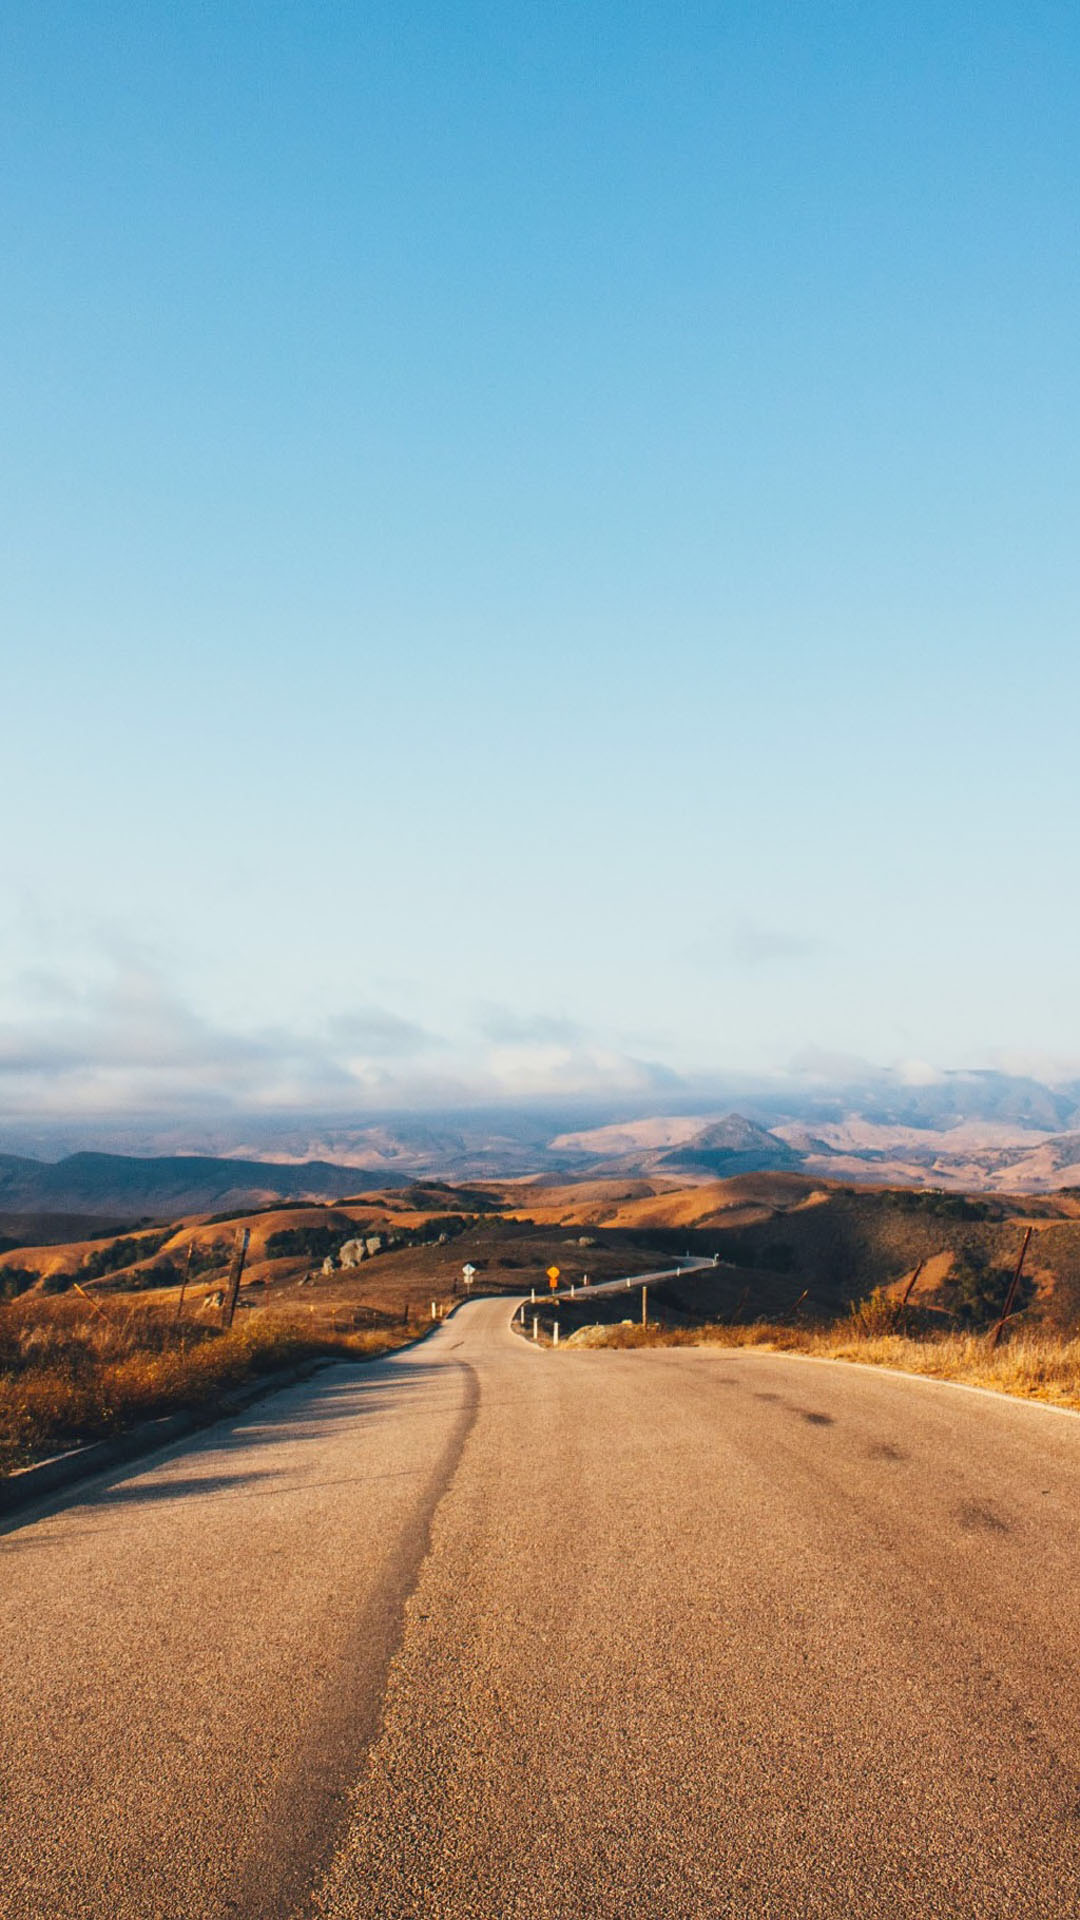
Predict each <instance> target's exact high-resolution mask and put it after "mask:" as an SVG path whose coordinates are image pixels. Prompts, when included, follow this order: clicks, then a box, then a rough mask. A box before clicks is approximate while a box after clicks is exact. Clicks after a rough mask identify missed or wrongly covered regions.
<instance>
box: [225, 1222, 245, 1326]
mask: <svg viewBox="0 0 1080 1920" xmlns="http://www.w3.org/2000/svg"><path fill="white" fill-rule="evenodd" d="M250 1239H251V1228H250V1227H238V1228H237V1230H236V1245H235V1247H234V1248H233V1257H232V1265H231V1266H230V1268H229V1278H228V1281H227V1283H226V1286H225V1299H224V1301H223V1302H222V1307H221V1324H222V1326H223V1327H231V1326H232V1323H233V1314H234V1313H235V1312H236V1302H237V1300H238V1299H239V1297H240V1275H241V1274H242V1273H243V1271H244V1261H245V1260H246V1259H247V1250H248V1241H249V1240H250Z"/></svg>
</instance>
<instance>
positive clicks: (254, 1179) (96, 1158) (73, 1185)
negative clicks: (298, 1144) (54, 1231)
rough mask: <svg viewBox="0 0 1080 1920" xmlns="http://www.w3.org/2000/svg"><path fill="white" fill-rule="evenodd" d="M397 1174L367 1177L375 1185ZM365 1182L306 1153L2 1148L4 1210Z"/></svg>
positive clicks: (132, 1203) (256, 1201) (218, 1202)
mask: <svg viewBox="0 0 1080 1920" xmlns="http://www.w3.org/2000/svg"><path fill="white" fill-rule="evenodd" d="M402 1177H403V1176H402V1175H400V1174H396V1175H395V1174H390V1175H388V1174H387V1173H386V1172H385V1171H383V1172H380V1173H379V1174H378V1175H377V1176H370V1177H369V1178H368V1181H367V1184H372V1183H373V1182H374V1183H376V1184H378V1185H379V1186H380V1187H385V1186H388V1185H390V1186H392V1185H397V1184H399V1183H400V1182H401V1180H402ZM364 1184H365V1180H364V1177H363V1176H362V1175H361V1174H360V1173H359V1172H358V1170H357V1169H356V1168H355V1167H342V1166H333V1165H331V1164H330V1163H328V1162H327V1161H324V1160H308V1161H304V1162H302V1163H301V1164H300V1165H299V1166H288V1165H281V1164H275V1163H274V1162H273V1161H267V1160H212V1159H209V1158H203V1157H201V1156H199V1155H195V1154H183V1155H162V1156H160V1157H157V1156H155V1157H153V1158H141V1159H135V1158H132V1157H129V1156H128V1155H126V1154H117V1153H73V1154H69V1155H68V1156H67V1157H66V1158H65V1159H63V1160H59V1161H55V1162H53V1163H51V1164H50V1163H49V1162H47V1161H41V1160H27V1159H23V1158H21V1157H18V1156H16V1155H14V1154H0V1209H2V1210H3V1211H4V1212H5V1213H45V1212H49V1213H52V1212H56V1213H71V1214H80V1215H82V1214H94V1215H97V1214H101V1215H108V1216H110V1217H111V1216H122V1217H125V1218H131V1219H139V1218H141V1217H143V1216H149V1217H151V1218H157V1217H159V1216H160V1217H164V1218H168V1217H171V1216H176V1215H179V1214H183V1213H207V1212H209V1211H210V1210H211V1209H213V1208H218V1209H221V1208H225V1207H236V1208H238V1209H239V1208H247V1207H261V1206H266V1205H268V1204H269V1203H270V1202H271V1201H273V1200H341V1199H344V1197H345V1195H346V1194H349V1193H355V1192H356V1190H357V1188H358V1187H362V1186H363V1185H364Z"/></svg>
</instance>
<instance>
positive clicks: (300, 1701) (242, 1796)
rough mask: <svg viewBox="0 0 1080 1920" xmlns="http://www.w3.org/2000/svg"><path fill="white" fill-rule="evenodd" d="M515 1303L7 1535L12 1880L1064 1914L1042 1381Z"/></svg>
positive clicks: (271, 1404)
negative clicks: (692, 1339) (818, 1352)
mask: <svg viewBox="0 0 1080 1920" xmlns="http://www.w3.org/2000/svg"><path fill="white" fill-rule="evenodd" d="M509 1313H510V1306H509V1304H508V1303H507V1302H506V1301H477V1302H475V1303H473V1304H471V1305H470V1306H468V1307H466V1308H465V1309H464V1310H463V1311H462V1312H461V1313H460V1314H459V1315H457V1316H456V1317H455V1318H454V1319H453V1320H451V1321H450V1322H448V1323H447V1324H446V1325H445V1327H443V1328H442V1329H441V1330H440V1331H439V1332H438V1333H437V1334H436V1335H435V1336H433V1338H432V1339H431V1340H430V1341H428V1342H426V1343H425V1344H424V1345H422V1346H420V1347H417V1348H415V1349H413V1350H412V1351H410V1352H408V1353H405V1354H403V1355H400V1356H398V1357H396V1358H393V1359H389V1360H386V1361H383V1362H380V1363H379V1364H378V1365H377V1366H374V1367H370V1368H367V1369H356V1370H353V1369H346V1368H335V1369H333V1370H332V1371H331V1372H329V1373H326V1374H323V1375H321V1376H320V1377H319V1378H318V1379H317V1380H315V1381H313V1382H310V1383H308V1384H307V1385H305V1386H303V1387H301V1388H294V1389H292V1390H290V1391H289V1392H288V1393H284V1394H281V1395H278V1396H276V1397H275V1398H274V1399H273V1400H270V1401H266V1402H263V1403H262V1405H261V1406H260V1407H258V1408H256V1409H252V1410H251V1411H249V1413H248V1414H247V1415H245V1416H244V1417H242V1418H240V1419H238V1420H235V1421H233V1422H231V1423H229V1424H228V1425H225V1426H222V1427H220V1428H217V1429H214V1430H213V1431H212V1432H211V1433H209V1434H207V1435H204V1436H203V1437H202V1438H201V1439H200V1440H198V1441H195V1442H186V1443H185V1444H184V1445H183V1446H182V1447H176V1448H174V1449H173V1450H171V1451H170V1452H169V1453H167V1454H163V1455H161V1456H159V1457H158V1458H157V1460H156V1461H155V1462H154V1463H153V1464H152V1465H150V1466H149V1467H146V1468H144V1470H143V1471H141V1472H139V1471H131V1470H130V1469H128V1470H127V1471H126V1472H125V1473H124V1474H122V1475H115V1476H113V1478H112V1479H111V1480H109V1481H106V1482H102V1483H99V1484H98V1485H97V1486H96V1487H95V1488H93V1489H91V1490H88V1491H86V1492H84V1493H83V1495H82V1497H81V1498H80V1499H79V1500H78V1502H77V1503H73V1504H70V1505H68V1506H66V1507H64V1508H63V1509H60V1510H57V1511H55V1512H54V1513H53V1514H52V1515H51V1516H44V1517H40V1518H38V1519H37V1520H35V1521H33V1522H32V1523H29V1524H23V1525H21V1526H19V1527H16V1528H14V1529H13V1530H12V1531H10V1532H9V1533H7V1534H6V1535H4V1536H3V1537H2V1538H0V1559H2V1565H0V1663H2V1664H0V1676H2V1677H0V1740H2V1756H0V1799H2V1805H0V1913H2V1914H3V1915H4V1916H5V1920H6V1917H7V1916H15V1917H17V1920H76V1916H77V1917H78V1920H97V1917H98V1916H101V1920H149V1917H150V1916H154V1920H236V1917H237V1916H240V1917H241V1920H278V1917H279V1916H281V1917H282V1920H284V1917H286V1916H304V1920H338V1917H339V1916H340V1920H346V1917H350V1920H358V1917H359V1916H365V1920H367V1917H370V1920H375V1916H378V1917H379V1920H395V1917H397V1916H424V1917H425V1920H428V1917H431V1920H459V1916H460V1917H461V1920H464V1917H465V1916H469V1920H473V1917H474V1916H475V1920H503V1916H507V1917H509V1916H513V1920H616V1916H618V1920H628V1916H639V1915H640V1916H642V1920H646V1917H647V1920H698V1916H702V1917H704V1916H709V1920H718V1917H720V1916H723V1917H724V1920H728V1917H730V1920H755V1917H756V1916H769V1920H804V1917H805V1920H818V1917H819V1916H821V1917H824V1916H829V1917H830V1920H832V1917H833V1916H835V1917H836V1920H839V1916H844V1917H845V1920H848V1916H855V1917H857V1920H873V1917H874V1916H884V1915H889V1916H893V1915H903V1916H910V1917H911V1920H932V1917H934V1916H944V1915H948V1916H950V1917H952V1920H961V1917H962V1920H998V1916H1000V1920H1006V1916H1007V1917H1008V1920H1025V1917H1026V1916H1033V1917H1035V1916H1040V1917H1041V1916H1046V1917H1047V1920H1051V1916H1052V1917H1053V1920H1067V1917H1068V1916H1071V1915H1074V1914H1077V1913H1080V1685H1078V1682H1080V1539H1078V1528H1077V1516H1078V1513H1080V1419H1077V1418H1073V1417H1068V1416H1064V1415H1055V1414H1054V1413H1052V1412H1050V1411H1047V1410H1043V1409H1040V1408H1037V1407H1033V1406H1030V1405H1026V1404H1021V1403H1017V1402H1012V1401H1007V1400H1004V1399H998V1398H995V1397H991V1396H986V1395H980V1394H974V1393H970V1392H964V1391H962V1390H957V1389H951V1388H947V1387H940V1386H935V1385H934V1384H933V1383H930V1382H923V1381H913V1380H907V1379H904V1378H901V1377H898V1376H890V1375H887V1374H884V1373H877V1372H872V1371H870V1370H868V1369H858V1368H852V1367H845V1366H843V1365H840V1364H822V1363H815V1362H813V1361H807V1360H801V1359H798V1358H796V1357H781V1356H771V1355H762V1354H754V1353H725V1352H722V1351H715V1350H714V1351H706V1350H696V1351H695V1350H685V1349H678V1350H668V1351H663V1350H654V1351H652V1352H642V1353H633V1352H629V1353H618V1352H603V1351H601V1352H577V1351H575V1350H573V1349H570V1350H565V1349H564V1350H563V1351H561V1352H557V1353H556V1352H552V1351H550V1350H546V1349H535V1348H533V1347H532V1346H531V1344H529V1343H526V1342H524V1341H522V1340H520V1339H519V1338H518V1337H517V1336H516V1335H513V1334H511V1333H510V1332H509V1331H508V1330H507V1324H506V1323H507V1320H508V1318H509Z"/></svg>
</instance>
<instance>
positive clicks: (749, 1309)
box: [0, 1173, 1080, 1472]
mask: <svg viewBox="0 0 1080 1920" xmlns="http://www.w3.org/2000/svg"><path fill="white" fill-rule="evenodd" d="M1078 1216H1080V1195H1077V1194H1076V1193H1070V1192H1063V1193H1061V1194H1053V1195H1042V1196H1039V1197H1037V1198H1036V1199H1032V1198H1030V1197H1025V1196H1009V1195H1002V1194H998V1195H986V1194H980V1195H978V1196H968V1197H965V1196H963V1195H954V1194H937V1193H934V1192H933V1191H932V1190H930V1191H926V1190H924V1191H921V1192H912V1191H911V1190H905V1189H872V1188H866V1187H862V1188H859V1189H853V1188H851V1187H846V1186H843V1185H840V1184H837V1183H835V1182H834V1183H832V1184H830V1183H826V1182H821V1181H813V1180H810V1179H808V1178H806V1177H804V1176H801V1175H795V1174H788V1173H768V1174H751V1175H742V1176H740V1177H739V1178H737V1179H733V1180H727V1181H710V1182H705V1183H702V1182H697V1183H695V1184H694V1185H693V1186H690V1187H687V1186H685V1185H680V1184H679V1183H678V1182H677V1181H675V1180H643V1179H629V1180H602V1181H600V1180H593V1181H580V1182H577V1183H573V1182H569V1183H566V1182H564V1183H561V1184H545V1183H544V1182H543V1181H523V1180H516V1181H507V1182H505V1183H502V1184H500V1183H498V1182H491V1183H487V1184H486V1185H485V1187H484V1188H482V1189H481V1188H471V1189H459V1190H454V1189H452V1188H449V1187H437V1186H436V1185H435V1184H434V1183H429V1184H428V1185H426V1186H424V1185H419V1186H417V1187H416V1188H415V1189H393V1190H390V1191H388V1192H370V1193H363V1194H358V1195H356V1196H355V1197H354V1198H353V1199H351V1200H347V1201H342V1202H331V1203H328V1204H326V1205H325V1206H318V1205H314V1206H313V1205H302V1206H291V1207H290V1206H280V1207H274V1208H272V1209H267V1210H266V1211H265V1212H256V1213H253V1214H249V1215H235V1214H234V1215H228V1216H226V1217H224V1218H221V1217H218V1218H215V1217H207V1216H205V1215H202V1216H189V1217H187V1218H185V1219H181V1220H176V1221H173V1222H166V1223H161V1224H160V1225H159V1226H157V1227H154V1228H143V1227H140V1228H133V1229H129V1230H128V1233H127V1235H126V1236H125V1235H124V1234H123V1233H122V1232H121V1233H117V1231H116V1228H115V1225H114V1226H112V1228H111V1229H110V1228H106V1227H105V1225H104V1223H103V1227H102V1232H101V1233H100V1234H95V1233H94V1232H93V1230H92V1224H91V1231H90V1233H89V1235H88V1232H87V1227H86V1225H84V1224H83V1222H81V1221H80V1222H78V1223H73V1224H78V1226H79V1227H80V1229H81V1237H79V1238H73V1239H70V1240H67V1241H63V1240H59V1239H57V1238H56V1237H55V1236H54V1235H53V1234H52V1233H51V1231H50V1232H48V1233H47V1234H46V1233H45V1232H43V1231H42V1230H41V1229H42V1225H43V1223H42V1222H41V1221H39V1220H35V1222H34V1223H33V1226H34V1229H35V1231H36V1233H37V1234H38V1235H39V1236H40V1237H38V1238H36V1240H35V1243H34V1244H25V1245H18V1246H16V1247H13V1248H11V1247H9V1249H8V1251H6V1252H4V1253H3V1254H0V1472H5V1471H11V1470H12V1469H13V1468H15V1467H18V1466H20V1465H23V1464H26V1463H27V1462H29V1461H32V1460H34V1459H38V1458H41V1457H42V1456H44V1455H47V1454H49V1453H53V1452H57V1451H59V1450H61V1449H62V1448H66V1447H70V1446H74V1445H77V1444H79V1443H81V1442H83V1441H87V1440H92V1439H96V1438H99V1437H102V1436H105V1435H108V1434H111V1433H114V1432H117V1431H119V1430H120V1429H122V1428H124V1427H128V1426H131V1425H133V1424H135V1423H137V1422H138V1421H140V1420H145V1419H151V1418H154V1417H156V1416H159V1415H162V1414H166V1413H169V1412H172V1411H175V1410H177V1409H178V1408H181V1407H187V1406H205V1407H209V1408H212V1407H213V1406H214V1404H215V1403H216V1402H217V1401H218V1400H220V1399H221V1397H222V1395H223V1394H225V1393H227V1392H228V1390H229V1389H231V1388H233V1387H235V1386H237V1385H239V1384H241V1383H242V1382H243V1381H245V1380H249V1379H252V1378H253V1377H255V1376H257V1375H259V1374H265V1373H268V1372H271V1371H272V1370H273V1369H275V1368H277V1367H280V1366H283V1365H287V1364H289V1363H292V1362H295V1361H297V1360H299V1359H302V1358H305V1357H316V1356H320V1355H334V1354H337V1355H340V1356H341V1357H352V1358H355V1359H363V1358H365V1357H369V1356H372V1355H374V1354H377V1353H382V1352H385V1351H387V1350H388V1349H390V1348H392V1347H394V1346H396V1345H399V1344H400V1343H401V1342H402V1341H403V1340H405V1339H408V1338H412V1337H415V1335H416V1334H417V1333H420V1332H423V1331H424V1330H425V1328H427V1327H430V1325H431V1324H432V1303H435V1307H436V1312H437V1313H443V1312H445V1311H446V1310H447V1308H448V1307H449V1306H450V1305H451V1304H453V1302H454V1301H455V1300H457V1299H459V1298H460V1297H461V1292H462V1267H463V1264H464V1263H465V1262H466V1261H468V1262H470V1263H471V1264H472V1265H473V1266H474V1267H475V1268H476V1269H477V1272H476V1283H475V1284H476V1289H477V1291H478V1292H485V1293H492V1292H507V1293H510V1292H513V1293H520V1292H525V1293H527V1292H528V1291H529V1289H530V1288H531V1287H534V1286H535V1287H536V1288H537V1289H538V1291H539V1292H540V1293H541V1295H542V1294H543V1292H544V1290H545V1283H544V1274H545V1270H546V1269H547V1267H548V1266H550V1265H551V1264H555V1265H557V1266H558V1267H560V1269H561V1270H562V1272H563V1275H564V1278H565V1279H566V1280H571V1281H572V1280H577V1281H580V1280H582V1279H583V1277H584V1275H585V1273H589V1274H590V1275H591V1277H592V1278H593V1279H594V1280H604V1279H610V1278H614V1277H616V1276H622V1275H631V1276H632V1275H635V1274H639V1273H643V1272H647V1271H649V1270H650V1269H652V1268H655V1267H657V1266H660V1265H667V1264H668V1263H669V1262H670V1260H671V1257H672V1255H675V1254H680V1253H682V1252H684V1251H686V1250H691V1251H693V1252H695V1253H709V1254H715V1255H716V1256H717V1258H718V1262H719V1264H718V1265H717V1266H716V1267H714V1268H712V1269H708V1270H705V1271H702V1272H699V1273H695V1274H692V1275H685V1276H681V1277H680V1278H679V1279H678V1280H676V1281H672V1282H669V1283H666V1284H665V1285H664V1286H662V1287H658V1288H656V1289H651V1290H650V1296H649V1310H650V1318H651V1319H652V1320H653V1321H655V1322H656V1323H657V1324H656V1325H654V1326H651V1327H650V1328H649V1330H648V1331H647V1332H642V1330H641V1329H640V1328H638V1327H630V1326H625V1325H620V1324H618V1323H619V1322H620V1320H622V1319H623V1318H624V1317H625V1316H626V1314H627V1313H628V1312H630V1313H632V1314H634V1315H635V1317H636V1297H635V1296H634V1295H633V1294H632V1293H631V1294H630V1295H628V1296H627V1298H626V1300H623V1298H622V1296H621V1294H620V1295H618V1296H610V1295H609V1296H606V1297H604V1298H603V1299H601V1298H596V1297H595V1296H594V1297H592V1298H590V1297H589V1296H588V1295H586V1296H585V1297H584V1298H583V1297H582V1296H581V1295H580V1294H579V1296H578V1299H577V1301H576V1302H574V1303H565V1304H563V1305H562V1306H561V1307H560V1327H561V1332H562V1335H563V1338H564V1339H565V1338H567V1337H569V1336H573V1335H574V1333H575V1330H576V1331H577V1337H578V1339H579V1342H586V1341H587V1343H588V1344H596V1345H601V1344H609V1345H618V1346H636V1345H639V1344H643V1343H652V1342H655V1341H664V1342H667V1343H672V1344H679V1343H687V1342H701V1341H706V1342H709V1343H710V1344H711V1343H714V1342H725V1343H727V1344H732V1345H755V1346H772V1347H775V1348H777V1349H783V1350H785V1351H792V1352H805V1353H817V1354H820V1355H828V1356H830V1357H833V1358H836V1359H842V1360H851V1361H860V1362H862V1363H864V1364H869V1365H874V1366H892V1367H901V1368H904V1369H906V1370H908V1371H910V1372H914V1373H927V1374H934V1375H936V1376H938V1377H940V1378H948V1379H961V1380H966V1381H969V1382H970V1383H971V1384H974V1385H982V1386H991V1387H994V1388H996V1389H999V1390H1002V1391H1005V1392H1010V1393H1020V1394H1025V1395H1030V1396H1037V1397H1039V1398H1043V1399H1048V1400H1053V1401H1056V1402H1057V1403H1058V1404H1060V1405H1063V1406H1080V1217H1078ZM44 1224H45V1225H47V1223H44ZM30 1225H31V1223H30V1222H27V1227H28V1229H29V1227H30ZM245 1225H246V1226H247V1227H248V1228H249V1230H250V1235H251V1243H250V1251H249V1257H248V1265H247V1267H246V1270H245V1274H244V1285H243V1289H242V1292H241V1295H240V1302H239V1308H238V1312H237V1317H236V1322H235V1325H234V1326H233V1328H232V1329H231V1330H229V1331H227V1332H225V1331H223V1330H222V1329H221V1327H220V1325H219V1321H220V1313H219V1311H218V1309H217V1306H216V1304H215V1302H216V1299H217V1297H218V1290H219V1289H220V1288H221V1286H222V1283H223V1280H224V1277H225V1273H226V1270H227V1267H228V1262H229V1259H230V1256H231V1252H232V1249H233V1246H234V1244H235V1239H236V1234H237V1230H238V1228H239V1227H241V1226H245ZM1028 1226H1030V1227H1031V1229H1032V1235H1031V1241H1030V1246H1029V1249H1028V1254H1027V1258H1026V1265H1025V1270H1024V1290H1023V1293H1022V1295H1021V1297H1020V1299H1019V1301H1018V1303H1017V1304H1018V1307H1019V1308H1020V1309H1021V1310H1020V1311H1019V1312H1018V1314H1017V1316H1016V1318H1015V1319H1014V1320H1013V1321H1012V1322H1010V1326H1009V1329H1008V1331H1007V1333H1006V1335H1005V1338H1004V1340H1003V1342H1002V1344H1001V1345H1000V1347H999V1348H998V1350H997V1351H996V1352H994V1353H991V1352H990V1350H989V1344H988V1340H987V1329H988V1327H989V1326H990V1325H991V1324H992V1322H993V1320H994V1318H995V1316H996V1312H997V1311H998V1310H999V1307H1000V1301H1001V1298H1002V1296H1003V1292H1004V1289H1005V1287H1006V1285H1007V1283H1008V1280H1009V1277H1010V1275H1011V1272H1012V1271H1013V1269H1014V1268H1015V1263H1016V1259H1017V1257H1018V1250H1019V1248H1020V1246H1021V1244H1022V1242H1023V1236H1024V1231H1025V1229H1026V1228H1027V1227H1028ZM356 1235H360V1236H378V1237H379V1239H380V1242H381V1244H380V1247H379V1249H378V1251H377V1253H375V1254H372V1255H371V1256H370V1257H366V1258H365V1259H364V1260H363V1261H362V1262H361V1263H360V1264H359V1265H356V1266H352V1267H343V1266H342V1265H341V1262H340V1258H339V1254H340V1248H341V1244H342V1243H343V1242H344V1241H345V1240H346V1239H347V1238H348V1237H349V1236H356ZM189 1249H190V1250H191V1264H190V1273H189V1284H188V1286H187V1288H186V1292H185V1294H184V1299H183V1309H182V1317H181V1316H180V1315H179V1309H180V1305H181V1301H180V1287H179V1281H180V1278H181V1276H182V1272H183V1270H184V1268H185V1266H186V1264H187V1263H188V1257H189ZM327 1257H329V1260H330V1268H329V1271H324V1259H325V1258H327ZM909 1282H913V1285H912V1286H911V1287H910V1288H909ZM909 1295H910V1297H909ZM632 1303H633V1304H632ZM596 1322H601V1323H604V1324H602V1325H597V1324H595V1323H596Z"/></svg>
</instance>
